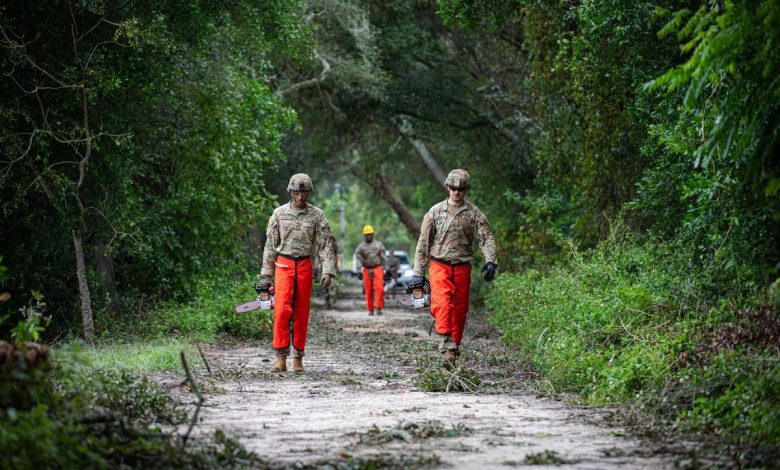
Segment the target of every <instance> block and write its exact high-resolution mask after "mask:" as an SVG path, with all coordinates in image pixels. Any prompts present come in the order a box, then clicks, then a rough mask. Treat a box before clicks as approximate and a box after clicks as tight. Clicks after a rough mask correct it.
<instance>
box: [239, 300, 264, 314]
mask: <svg viewBox="0 0 780 470" xmlns="http://www.w3.org/2000/svg"><path fill="white" fill-rule="evenodd" d="M259 308H260V301H259V300H253V301H251V302H246V303H243V304H241V305H236V313H246V312H251V311H252V310H257V309H259Z"/></svg>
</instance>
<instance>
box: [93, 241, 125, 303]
mask: <svg viewBox="0 0 780 470" xmlns="http://www.w3.org/2000/svg"><path fill="white" fill-rule="evenodd" d="M94 253H95V265H96V267H97V271H98V274H99V275H100V283H101V286H102V287H103V292H104V293H105V294H107V295H108V309H109V311H111V313H114V314H117V313H119V308H120V306H121V303H120V302H119V293H118V292H117V289H116V275H115V273H114V257H113V256H111V255H109V254H107V253H106V243H105V242H104V241H103V240H101V239H100V238H96V239H95V246H94Z"/></svg>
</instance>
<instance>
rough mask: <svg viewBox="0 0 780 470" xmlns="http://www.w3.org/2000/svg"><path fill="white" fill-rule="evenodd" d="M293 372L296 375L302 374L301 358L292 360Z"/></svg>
mask: <svg viewBox="0 0 780 470" xmlns="http://www.w3.org/2000/svg"><path fill="white" fill-rule="evenodd" d="M293 372H295V373H296V374H302V373H303V358H302V357H294V358H293Z"/></svg>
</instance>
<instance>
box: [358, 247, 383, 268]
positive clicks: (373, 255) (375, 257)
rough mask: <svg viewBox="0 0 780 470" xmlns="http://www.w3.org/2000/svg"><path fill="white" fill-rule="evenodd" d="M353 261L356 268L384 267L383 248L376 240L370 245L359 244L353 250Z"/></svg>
mask: <svg viewBox="0 0 780 470" xmlns="http://www.w3.org/2000/svg"><path fill="white" fill-rule="evenodd" d="M355 259H356V260H357V265H358V267H361V268H362V267H365V266H376V265H379V264H381V265H382V266H384V265H385V246H384V245H383V244H382V243H381V242H378V241H376V240H372V241H371V243H366V242H361V243H360V245H358V246H357V248H355Z"/></svg>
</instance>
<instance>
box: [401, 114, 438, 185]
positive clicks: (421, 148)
mask: <svg viewBox="0 0 780 470" xmlns="http://www.w3.org/2000/svg"><path fill="white" fill-rule="evenodd" d="M398 132H400V133H401V135H402V136H404V138H406V140H407V141H408V142H409V144H410V145H411V146H412V148H413V149H414V150H415V151H416V152H417V155H419V156H420V159H421V160H422V162H423V164H424V165H425V167H426V168H428V171H430V172H431V174H432V175H433V177H434V178H435V179H436V182H437V183H438V184H439V186H441V187H442V188H443V189H445V190H446V189H447V185H446V184H444V180H445V179H447V173H445V171H444V169H443V168H442V167H441V165H439V162H438V160H436V156H435V155H434V154H433V152H431V149H430V148H429V147H428V146H427V145H426V144H425V142H423V141H422V140H420V139H418V138H417V136H416V135H415V134H414V128H413V127H412V123H411V122H409V119H408V118H406V117H405V116H400V117H399V120H398Z"/></svg>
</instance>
